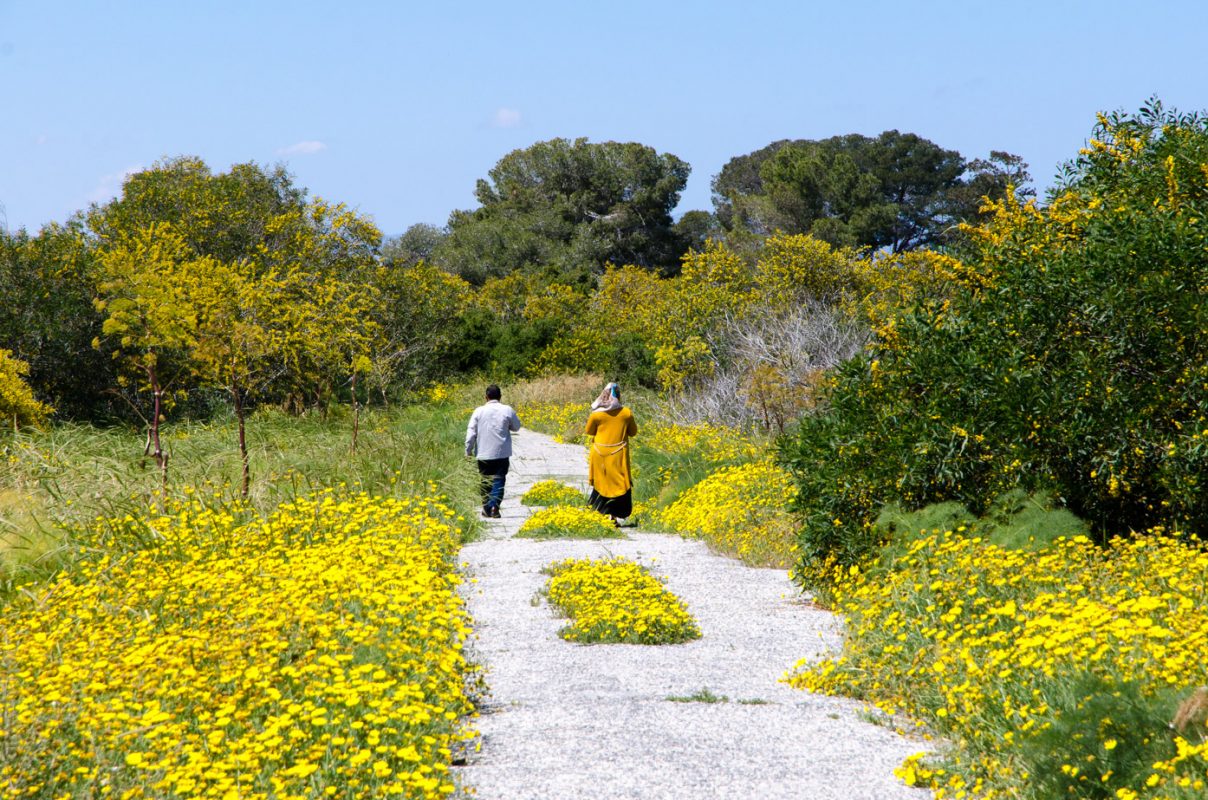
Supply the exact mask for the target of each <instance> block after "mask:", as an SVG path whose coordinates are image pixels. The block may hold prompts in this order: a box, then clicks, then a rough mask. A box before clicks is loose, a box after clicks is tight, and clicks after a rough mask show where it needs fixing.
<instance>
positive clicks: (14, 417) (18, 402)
mask: <svg viewBox="0 0 1208 800" xmlns="http://www.w3.org/2000/svg"><path fill="white" fill-rule="evenodd" d="M28 374H29V365H28V364H26V363H25V362H24V361H21V360H19V359H16V358H13V357H12V351H10V350H4V349H0V424H5V423H8V424H11V425H12V426H13V427H17V426H19V425H40V424H41V423H43V422H45V421H46V417H47V416H48V415H49V414H50V413H51V412H52V411H53V410H54V409H52V408H51V407H50V406H48V405H46V404H45V403H40V402H38V400H37V398H35V397H34V393H33V392H32V391H31V390H30V388H29V387H28V386H26V385H25V381H24V380H22V378H24V377H25V376H26V375H28Z"/></svg>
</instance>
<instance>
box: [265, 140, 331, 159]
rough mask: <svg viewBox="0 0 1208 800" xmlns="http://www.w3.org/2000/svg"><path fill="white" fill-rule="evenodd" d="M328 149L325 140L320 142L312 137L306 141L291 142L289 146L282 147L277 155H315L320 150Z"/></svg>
mask: <svg viewBox="0 0 1208 800" xmlns="http://www.w3.org/2000/svg"><path fill="white" fill-rule="evenodd" d="M326 149H327V145H325V144H324V143H323V142H318V141H315V140H313V139H310V140H307V141H304V142H296V143H295V144H291V145H290V146H289V147H282V148H281V149H280V150H278V151H277V155H279V156H313V155H314V154H315V153H318V152H319V151H321V150H326Z"/></svg>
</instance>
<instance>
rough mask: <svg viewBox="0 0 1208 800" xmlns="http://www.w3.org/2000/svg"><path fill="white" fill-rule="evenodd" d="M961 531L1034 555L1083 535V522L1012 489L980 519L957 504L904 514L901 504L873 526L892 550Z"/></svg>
mask: <svg viewBox="0 0 1208 800" xmlns="http://www.w3.org/2000/svg"><path fill="white" fill-rule="evenodd" d="M958 529H959V530H961V531H963V532H965V533H966V535H968V536H979V537H981V538H983V539H985V540H986V541H987V542H989V543H991V544H993V545H997V546H998V547H1002V548H1005V549H1009V550H1038V549H1040V548H1043V547H1048V546H1050V545H1052V544H1053V543H1054V542H1056V541H1057V540H1058V539H1062V538H1066V539H1072V538H1073V537H1075V536H1085V535H1086V534H1087V532H1088V526H1087V524H1086V522H1084V521H1083V520H1080V519H1078V517H1076V516H1074V515H1073V514H1072V513H1070V511H1069V509H1067V508H1062V507H1061V506H1060V505H1058V504H1057V503H1056V502H1055V501H1054V499H1053V498H1052V497H1051V496H1049V495H1046V494H1044V493H1039V492H1038V493H1034V494H1031V495H1029V494H1027V493H1025V492H1024V491H1023V490H1021V489H1013V490H1011V491H1009V492H1007V493H1006V494H1004V495H1002V496H1001V497H999V498H997V499H996V500H995V501H994V502H993V504H991V506H990V507H989V509H987V511H986V513H985V514H984V515H983V516H981V517H978V516H977V515H975V514H973V513H972V512H970V511H969V509H967V508H965V507H964V506H963V505H961V504H960V503H957V502H954V501H948V502H945V503H932V504H931V505H928V506H924V507H923V508H920V509H917V510H914V511H907V510H905V509H903V508H902V506H901V505H900V504H899V503H890V504H889V505H887V506H885V507H884V508H883V509H881V513H880V514H879V515H877V519H876V521H875V522H874V530H875V531H876V532H877V535H878V538H881V539H883V540H885V541H889V542H892V543H893V545H894V546H901V545H906V544H909V543H910V542H912V541H914V540H915V539H917V537H918V536H919V535H920V534H925V533H933V532H935V531H954V530H958Z"/></svg>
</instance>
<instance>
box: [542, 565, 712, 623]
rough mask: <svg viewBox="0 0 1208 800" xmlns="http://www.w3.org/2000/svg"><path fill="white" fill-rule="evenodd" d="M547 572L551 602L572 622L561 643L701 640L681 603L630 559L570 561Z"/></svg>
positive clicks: (550, 567) (691, 619) (551, 567)
mask: <svg viewBox="0 0 1208 800" xmlns="http://www.w3.org/2000/svg"><path fill="white" fill-rule="evenodd" d="M547 571H548V572H549V573H550V576H551V577H550V579H549V583H548V585H547V587H546V590H547V592H548V595H549V601H550V603H552V604H553V605H555V606H556V607H557V608H559V609H560V610H561V611H562V612H563V613H565V614H566V615H567V616H568V617H570V619H571V622H570V624H569V625H567V626H566V627H565V628H563V629H562V630H561V631H560V634H561V636H562V638H563V639H566V640H568V641H572V642H596V643H601V642H618V643H630V644H669V643H674V642H686V641H689V640H691V639H699V638H700V628H698V627H697V625H696V621H695V620H694V619H693V618H692V615H691V614H689V613H688V609H687V608H686V607H685V606H684V603H683V601H682V600H680V599H679V598H678V597H676V596H675V595H674V594H672V593H671V592H669V591H667V590H666V589H665V588H664V587H663V584H662V583H661V582H660V581H659V580H658V579H657V578H655V577H654V576H652V575H651V574H650V573H649V572H647V571H646V570H645V569H643V568H642V567H641V566H639V565H637V564H635V563H634V562H632V561H628V560H626V559H623V558H613V559H608V560H602V561H593V560H591V559H577V560H576V559H568V560H566V561H560V562H557V563H555V564H551V565H550V566H549V568H548V570H547Z"/></svg>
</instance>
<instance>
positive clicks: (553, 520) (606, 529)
mask: <svg viewBox="0 0 1208 800" xmlns="http://www.w3.org/2000/svg"><path fill="white" fill-rule="evenodd" d="M516 535H517V536H520V537H523V538H525V539H617V538H622V537H623V536H624V535H625V534H623V533H621V531H620V530H618V529H617V526H616V525H615V524H613V522H612V520H610V519H609V518H608V517H606V516H604V515H603V514H601V513H599V512H598V511H593V510H592V509H590V508H576V507H573V506H554V507H552V508H543V509H541V510H540V511H537V512H535V513H534V514H533V515H532V516H531V517H529V518H528V519H526V520H525V521H524V524H523V525H521V526H520V530H519V531H518V532H517V533H516Z"/></svg>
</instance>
